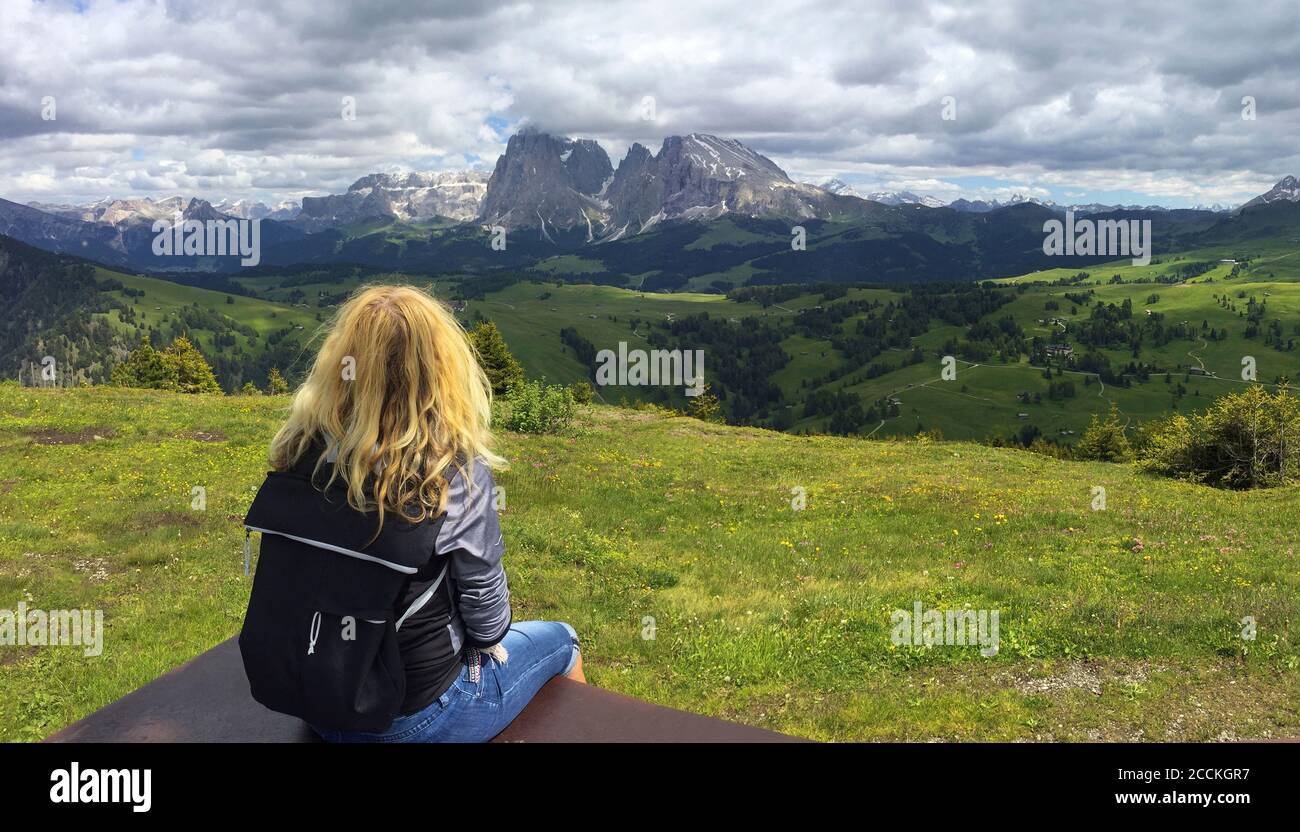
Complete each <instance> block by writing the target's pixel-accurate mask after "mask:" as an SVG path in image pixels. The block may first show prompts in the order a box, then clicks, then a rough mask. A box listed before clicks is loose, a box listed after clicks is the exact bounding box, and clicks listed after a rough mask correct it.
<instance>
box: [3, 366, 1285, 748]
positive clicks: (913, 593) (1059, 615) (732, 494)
mask: <svg viewBox="0 0 1300 832" xmlns="http://www.w3.org/2000/svg"><path fill="white" fill-rule="evenodd" d="M287 405H288V399H287V398H286V397H275V396H254V397H243V396H197V397H196V396H187V395H181V394H173V393H166V392H160V391H148V390H130V389H122V388H109V387H95V388H83V389H62V390H60V389H46V390H40V389H30V388H21V387H19V386H17V385H15V384H13V383H3V384H0V465H3V468H4V471H5V474H4V475H3V479H0V491H2V492H3V494H4V499H3V500H0V593H3V594H4V595H5V596H7V597H11V598H23V599H28V601H29V602H31V603H33V605H36V604H37V603H38V604H39V605H40V606H41V607H43V608H46V609H64V608H67V609H75V608H80V607H87V608H99V609H103V610H104V617H105V622H106V624H107V632H106V635H105V642H106V644H107V645H109V649H105V650H104V652H103V654H102V656H100V657H97V658H95V659H88V658H86V657H85V656H83V655H82V652H81V650H80V649H79V648H49V649H36V648H30V647H29V648H24V649H18V650H16V651H8V652H6V653H5V657H4V661H3V665H2V667H0V739H3V740H36V739H40V738H42V737H44V736H47V735H49V734H50V733H53V732H54V731H56V730H58V729H59V728H60V727H62V726H64V725H67V724H69V723H70V722H72V721H74V720H75V719H77V718H79V717H81V716H84V715H85V714H87V713H89V712H91V711H92V710H94V709H96V708H99V707H101V706H103V705H105V704H107V703H108V702H110V701H112V700H114V699H116V698H118V697H120V696H122V695H123V694H125V693H127V692H128V691H130V690H133V689H134V688H136V687H138V686H140V685H142V684H144V683H145V682H147V681H149V680H151V679H153V678H155V677H157V676H158V675H160V674H161V673H163V672H164V671H166V670H168V669H170V668H173V667H176V666H178V665H180V664H181V663H183V662H184V661H186V660H187V659H189V658H191V657H192V656H194V655H196V654H197V653H199V652H200V651H202V650H204V649H206V648H208V647H211V646H212V645H214V644H216V643H217V642H219V641H221V640H223V639H225V638H227V637H229V636H231V635H233V634H234V633H235V632H237V630H238V629H239V626H240V621H241V619H242V615H243V611H244V608H245V603H246V599H247V593H248V590H249V585H250V579H249V578H246V577H244V575H243V556H242V543H243V529H242V527H241V518H242V517H243V514H244V511H245V510H246V509H247V507H248V504H249V501H250V500H251V498H252V496H253V493H254V490H255V488H256V486H257V484H258V483H259V482H260V480H261V478H262V475H263V472H264V470H265V467H266V462H265V455H266V448H267V443H268V442H269V439H270V437H271V435H272V433H273V432H274V430H275V428H276V427H277V425H278V424H279V421H280V419H281V418H283V415H284V413H285V409H286V407H287ZM502 440H503V443H502V444H503V450H504V453H505V455H506V457H507V458H508V459H509V460H510V462H511V468H510V470H508V471H505V472H502V473H501V474H500V475H499V479H498V482H499V484H500V485H501V486H502V487H503V488H504V494H505V496H506V500H505V510H504V512H503V514H502V523H503V531H504V534H505V538H506V541H507V554H506V563H507V567H508V568H509V570H510V580H511V591H512V599H513V604H514V606H515V612H516V615H517V616H518V617H520V618H558V619H562V620H567V621H570V622H572V623H573V625H574V626H575V627H576V628H577V629H578V631H579V632H581V633H582V634H583V650H584V653H585V655H586V668H587V673H588V675H589V677H590V678H591V680H592V682H594V683H595V684H597V685H600V686H601V687H605V688H609V689H612V690H616V691H621V692H624V693H628V694H631V695H634V696H639V697H642V698H645V699H649V700H651V701H654V702H659V703H663V704H666V705H672V706H676V707H681V708H685V709H687V710H691V711H695V712H698V713H705V714H715V715H719V716H725V717H727V718H729V719H734V720H739V721H741V722H746V723H749V724H753V725H759V726H763V727H768V728H773V729H776V730H779V731H785V732H789V733H792V734H797V735H800V736H805V737H812V738H817V739H826V740H917V741H926V740H937V739H947V740H1030V741H1035V740H1038V741H1047V740H1079V741H1092V740H1196V741H1204V740H1209V741H1213V740H1234V739H1248V738H1267V737H1283V736H1296V735H1297V734H1298V733H1300V645H1298V644H1297V632H1298V630H1297V627H1300V568H1298V567H1300V555H1298V554H1297V548H1296V545H1295V540H1296V539H1297V536H1298V535H1300V512H1298V511H1297V507H1298V506H1297V503H1298V498H1300V492H1298V491H1297V488H1296V487H1284V488H1277V489H1271V490H1267V491H1259V492H1242V493H1239V492H1230V491H1221V490H1215V489H1210V488H1204V487H1199V486H1195V485H1189V484H1185V483H1180V482H1176V481H1171V480H1163V479H1156V478H1152V477H1149V476H1145V475H1141V474H1138V473H1135V472H1134V471H1133V470H1132V469H1131V468H1130V467H1127V466H1121V465H1113V464H1103V463H1079V462H1063V461H1059V460H1054V459H1050V458H1047V457H1044V456H1041V455H1036V454H1027V453H1023V452H1018V451H1012V450H1007V449H999V448H990V447H985V446H981V445H974V444H967V443H959V442H958V443H934V442H928V441H894V442H864V441H860V440H854V439H841V438H833V437H798V436H790V435H786V434H780V433H773V432H769V431H764V430H758V429H753V428H734V427H725V426H721V425H716V424H711V423H705V422H700V421H696V420H694V419H689V418H682V417H674V416H671V415H668V414H665V413H663V412H660V411H657V410H654V409H643V410H633V409H622V408H609V407H600V406H597V407H586V408H582V409H580V412H579V417H578V419H577V421H576V422H575V424H574V425H573V426H572V427H571V428H570V429H569V430H568V431H567V432H565V433H563V434H560V435H548V436H525V435H520V434H510V433H506V434H503V435H502ZM1096 487H1104V488H1105V489H1106V494H1107V497H1108V499H1107V502H1106V505H1105V508H1104V510H1095V505H1096V501H1095V496H1094V489H1095V488H1096ZM195 488H202V489H204V494H205V504H204V506H203V510H196V509H195V507H194V505H195V503H194V491H193V489H195ZM122 506H130V507H131V509H130V511H129V512H127V513H124V512H123V511H122ZM37 599H39V600H38V601H37ZM918 602H919V603H921V604H922V605H923V606H924V607H925V608H926V609H941V610H963V609H970V610H997V611H999V613H1000V646H999V649H998V651H997V653H996V655H993V656H988V657H986V656H984V655H981V653H980V649H979V648H978V647H975V646H971V647H947V648H937V647H926V646H897V645H895V644H893V643H891V633H892V631H893V628H894V627H893V624H892V621H891V616H892V615H894V613H895V611H898V610H904V611H906V610H912V609H913V608H914V604H916V603H918ZM1247 617H1249V618H1250V619H1252V620H1253V622H1254V625H1253V626H1254V627H1255V628H1256V629H1257V635H1256V637H1255V638H1254V639H1253V640H1252V639H1246V638H1243V637H1242V632H1243V627H1244V625H1243V620H1244V619H1246V618H1247Z"/></svg>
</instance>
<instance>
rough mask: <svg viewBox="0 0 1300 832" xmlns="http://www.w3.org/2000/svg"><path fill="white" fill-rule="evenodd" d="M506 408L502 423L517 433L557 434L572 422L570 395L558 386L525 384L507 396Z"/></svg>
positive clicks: (519, 385)
mask: <svg viewBox="0 0 1300 832" xmlns="http://www.w3.org/2000/svg"><path fill="white" fill-rule="evenodd" d="M506 400H507V403H508V408H507V409H506V413H505V417H504V419H503V420H502V423H503V425H504V427H505V428H506V430H513V431H518V432H519V433H558V432H559V431H561V430H562V429H564V428H565V427H567V426H568V424H569V421H570V420H571V419H572V418H573V394H572V393H570V392H569V388H567V387H565V386H563V385H561V384H545V383H543V382H540V381H525V382H521V383H519V384H516V385H515V386H513V387H512V388H511V389H510V391H509V393H508V394H507V396H506Z"/></svg>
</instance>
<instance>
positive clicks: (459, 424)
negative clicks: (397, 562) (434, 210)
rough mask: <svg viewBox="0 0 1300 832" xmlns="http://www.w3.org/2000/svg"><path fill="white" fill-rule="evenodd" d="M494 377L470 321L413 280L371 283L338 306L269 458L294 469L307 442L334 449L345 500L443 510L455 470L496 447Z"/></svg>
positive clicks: (494, 461)
mask: <svg viewBox="0 0 1300 832" xmlns="http://www.w3.org/2000/svg"><path fill="white" fill-rule="evenodd" d="M491 422H492V387H491V385H490V384H489V383H488V379H487V375H486V374H485V373H484V372H483V368H482V366H481V365H480V364H479V361H478V357H477V353H476V352H475V350H474V347H473V345H472V344H471V343H470V340H469V338H468V337H467V336H466V334H465V330H464V329H463V328H462V327H461V325H460V324H459V323H458V322H457V321H456V319H455V317H454V316H452V314H451V313H450V312H449V311H448V310H447V309H446V308H445V307H444V306H443V305H442V304H441V303H439V302H438V301H436V300H434V299H433V298H432V297H430V296H429V295H428V294H426V293H425V292H423V291H421V290H420V289H417V288H415V287H412V286H370V287H367V288H363V289H360V290H358V291H357V292H356V293H354V294H353V296H352V297H351V298H350V299H349V300H348V302H347V303H345V304H344V305H343V306H342V308H340V309H339V311H338V314H337V316H336V317H335V319H334V323H333V324H332V326H331V327H330V330H329V334H328V335H327V336H326V337H325V343H324V344H323V345H322V346H321V348H320V352H319V353H317V355H316V361H315V363H314V364H313V365H312V369H311V374H310V375H308V377H307V380H306V381H305V382H303V384H302V386H301V387H299V388H298V391H297V393H295V394H294V397H293V405H292V406H291V408H290V413H289V418H288V420H287V421H286V422H285V423H284V426H283V427H281V428H280V431H279V432H278V433H277V434H276V435H275V439H274V440H272V442H271V453H270V463H271V467H272V468H274V469H275V470H277V471H285V470H288V469H290V468H292V467H293V466H294V465H295V464H297V463H298V461H299V460H300V459H301V458H302V456H303V455H304V454H305V453H307V452H308V449H310V448H311V447H312V445H313V444H317V443H319V444H321V445H323V446H324V448H325V450H324V451H322V452H321V454H320V456H319V458H318V459H317V460H316V467H315V469H314V470H315V471H316V472H319V471H320V470H321V468H322V466H324V465H325V463H326V460H327V457H328V456H329V454H330V452H331V451H333V452H335V454H336V456H335V459H334V469H333V473H332V474H331V475H330V480H329V483H328V484H327V487H328V485H332V484H333V483H334V481H335V479H337V478H341V479H342V480H343V482H344V483H345V484H346V485H347V494H348V504H349V505H350V506H352V507H353V508H354V509H356V510H358V511H362V512H368V511H370V510H372V509H377V511H378V515H379V525H378V527H377V530H376V534H378V529H382V528H383V523H384V515H385V513H386V512H393V513H394V514H397V515H398V516H399V517H401V518H402V519H404V520H407V521H408V522H412V523H419V522H422V521H424V520H426V519H430V518H434V517H437V516H439V515H440V514H442V513H443V511H445V510H446V504H447V482H448V479H449V475H450V473H451V470H450V469H455V470H457V471H459V472H460V474H461V476H463V477H464V478H465V482H466V483H467V484H468V483H472V482H473V479H472V477H471V476H470V472H469V471H468V470H466V468H467V466H469V465H472V464H474V461H475V460H482V461H483V462H486V463H487V464H488V465H489V466H490V467H494V468H497V467H503V466H504V464H505V460H503V459H502V458H501V457H499V456H497V455H496V454H495V453H494V452H493V450H492V445H493V438H492V430H491Z"/></svg>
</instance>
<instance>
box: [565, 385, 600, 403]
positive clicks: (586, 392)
mask: <svg viewBox="0 0 1300 832" xmlns="http://www.w3.org/2000/svg"><path fill="white" fill-rule="evenodd" d="M569 392H570V393H572V394H573V401H574V403H575V404H591V400H592V399H593V398H594V397H595V391H594V390H592V387H591V382H589V381H575V382H574V383H573V384H571V385H569Z"/></svg>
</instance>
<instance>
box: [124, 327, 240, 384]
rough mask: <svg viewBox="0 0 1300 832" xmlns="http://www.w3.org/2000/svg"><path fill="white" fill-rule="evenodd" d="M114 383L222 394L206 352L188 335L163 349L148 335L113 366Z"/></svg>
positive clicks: (182, 336) (180, 337) (178, 338)
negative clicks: (160, 349) (151, 341)
mask: <svg viewBox="0 0 1300 832" xmlns="http://www.w3.org/2000/svg"><path fill="white" fill-rule="evenodd" d="M111 378H112V382H113V384H114V385H116V386H118V387H145V388H149V389H153V390H179V391H180V392H182V393H220V392H221V385H220V384H218V383H217V377H216V376H215V375H213V373H212V368H211V367H210V366H209V365H208V362H207V360H206V359H205V358H204V357H203V354H202V353H200V352H199V351H198V348H196V347H195V346H194V345H193V344H192V343H190V340H189V339H188V338H186V337H185V336H184V335H180V336H177V338H176V340H174V341H172V343H171V346H169V347H168V348H167V349H165V350H162V351H161V352H159V351H158V350H155V349H154V348H153V345H152V344H150V343H149V340H148V339H147V338H142V339H141V340H140V345H139V346H137V347H136V348H135V349H134V350H132V351H131V354H130V355H128V356H127V357H126V360H125V361H123V362H122V363H121V364H119V365H117V366H116V367H114V368H113V373H112V376H111Z"/></svg>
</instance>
